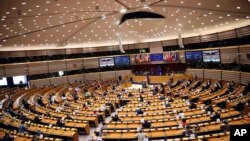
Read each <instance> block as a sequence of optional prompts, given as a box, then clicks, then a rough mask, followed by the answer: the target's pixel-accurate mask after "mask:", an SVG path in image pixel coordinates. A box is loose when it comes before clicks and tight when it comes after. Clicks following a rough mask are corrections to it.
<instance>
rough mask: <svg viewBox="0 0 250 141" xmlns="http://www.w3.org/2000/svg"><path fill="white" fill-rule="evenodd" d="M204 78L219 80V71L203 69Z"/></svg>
mask: <svg viewBox="0 0 250 141" xmlns="http://www.w3.org/2000/svg"><path fill="white" fill-rule="evenodd" d="M204 78H210V79H216V80H221V70H211V69H204Z"/></svg>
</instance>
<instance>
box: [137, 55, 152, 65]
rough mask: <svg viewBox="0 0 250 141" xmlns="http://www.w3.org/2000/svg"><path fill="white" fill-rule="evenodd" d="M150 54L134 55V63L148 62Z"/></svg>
mask: <svg viewBox="0 0 250 141" xmlns="http://www.w3.org/2000/svg"><path fill="white" fill-rule="evenodd" d="M150 61H151V59H150V54H136V55H135V63H146V62H150Z"/></svg>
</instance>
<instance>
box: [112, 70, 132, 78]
mask: <svg viewBox="0 0 250 141" xmlns="http://www.w3.org/2000/svg"><path fill="white" fill-rule="evenodd" d="M115 73H116V78H117V79H118V77H119V76H121V77H122V79H124V78H125V77H127V76H131V75H132V71H131V70H121V71H116V72H115Z"/></svg>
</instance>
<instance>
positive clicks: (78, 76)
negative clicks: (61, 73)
mask: <svg viewBox="0 0 250 141" xmlns="http://www.w3.org/2000/svg"><path fill="white" fill-rule="evenodd" d="M68 80H69V82H70V83H72V82H75V81H78V82H79V81H82V82H83V81H84V77H83V74H76V75H68Z"/></svg>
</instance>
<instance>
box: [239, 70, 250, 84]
mask: <svg viewBox="0 0 250 141" xmlns="http://www.w3.org/2000/svg"><path fill="white" fill-rule="evenodd" d="M240 75H241V83H242V84H247V83H248V82H250V73H249V72H241V74H240Z"/></svg>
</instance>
